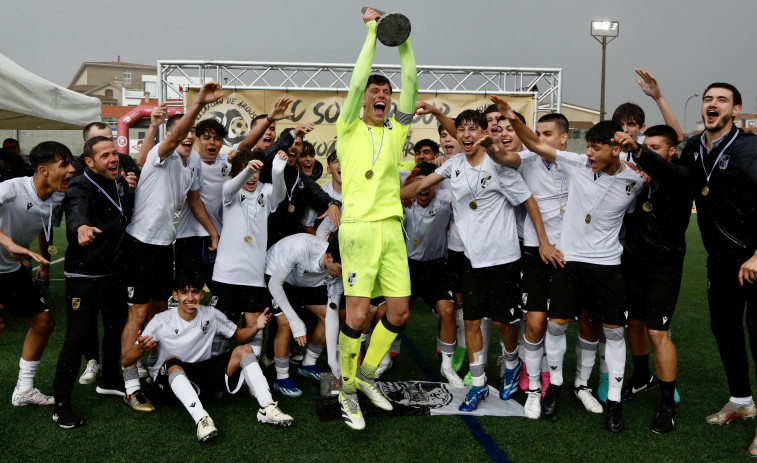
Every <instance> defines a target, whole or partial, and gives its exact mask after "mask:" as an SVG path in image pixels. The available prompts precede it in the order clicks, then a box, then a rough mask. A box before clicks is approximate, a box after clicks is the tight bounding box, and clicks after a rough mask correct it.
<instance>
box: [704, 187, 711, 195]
mask: <svg viewBox="0 0 757 463" xmlns="http://www.w3.org/2000/svg"><path fill="white" fill-rule="evenodd" d="M708 194H710V186H709V185H705V186H703V187H702V196H707V195H708Z"/></svg>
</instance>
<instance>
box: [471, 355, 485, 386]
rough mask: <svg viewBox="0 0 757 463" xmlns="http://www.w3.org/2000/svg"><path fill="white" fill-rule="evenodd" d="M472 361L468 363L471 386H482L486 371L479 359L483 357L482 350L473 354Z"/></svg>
mask: <svg viewBox="0 0 757 463" xmlns="http://www.w3.org/2000/svg"><path fill="white" fill-rule="evenodd" d="M473 358H474V360H473V363H471V364H470V377H471V381H472V385H473V386H479V387H480V386H483V385H484V384H486V372H485V370H484V364H483V362H482V361H481V359H482V358H483V351H479V352H476V353H475V354H473Z"/></svg>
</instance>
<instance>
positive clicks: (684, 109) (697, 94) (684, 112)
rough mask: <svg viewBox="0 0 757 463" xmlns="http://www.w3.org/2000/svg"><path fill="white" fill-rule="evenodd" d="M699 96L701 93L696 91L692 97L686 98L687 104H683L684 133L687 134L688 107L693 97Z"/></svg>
mask: <svg viewBox="0 0 757 463" xmlns="http://www.w3.org/2000/svg"><path fill="white" fill-rule="evenodd" d="M698 96H699V93H694V94H693V95H691V96H690V97H688V98H687V99H686V104H685V105H683V134H684V135H686V109H687V108H688V107H689V101H691V99H692V98H696V97H698Z"/></svg>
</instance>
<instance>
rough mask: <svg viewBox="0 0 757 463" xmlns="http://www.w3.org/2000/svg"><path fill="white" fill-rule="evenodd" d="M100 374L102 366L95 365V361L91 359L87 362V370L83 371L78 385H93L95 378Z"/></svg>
mask: <svg viewBox="0 0 757 463" xmlns="http://www.w3.org/2000/svg"><path fill="white" fill-rule="evenodd" d="M101 374H102V366H100V364H99V363H97V360H96V359H92V360H90V361H89V362H87V368H85V369H84V373H82V375H81V376H80V377H79V384H93V383H95V382H97V378H99V377H100V375H101Z"/></svg>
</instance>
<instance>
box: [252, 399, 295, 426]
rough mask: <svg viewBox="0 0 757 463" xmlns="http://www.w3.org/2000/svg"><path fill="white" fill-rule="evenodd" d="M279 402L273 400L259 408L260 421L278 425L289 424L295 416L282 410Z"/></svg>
mask: <svg viewBox="0 0 757 463" xmlns="http://www.w3.org/2000/svg"><path fill="white" fill-rule="evenodd" d="M278 405H279V403H278V402H271V403H269V404H268V405H266V406H265V407H263V408H261V409H260V410H258V421H260V422H261V423H268V424H274V425H276V426H289V425H291V424H292V422H294V418H292V417H291V416H289V415H287V414H286V413H284V412H282V411H281V410H280V409H279V407H278Z"/></svg>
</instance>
